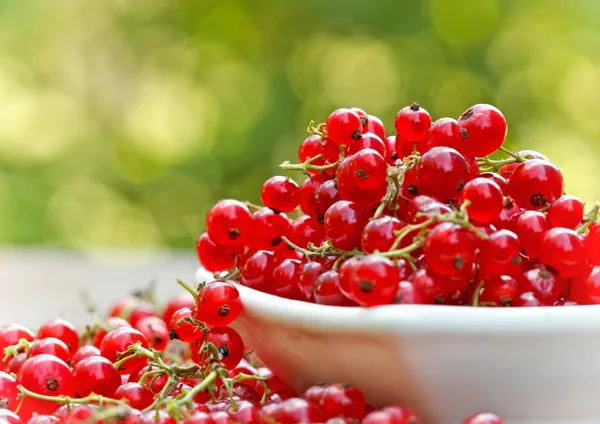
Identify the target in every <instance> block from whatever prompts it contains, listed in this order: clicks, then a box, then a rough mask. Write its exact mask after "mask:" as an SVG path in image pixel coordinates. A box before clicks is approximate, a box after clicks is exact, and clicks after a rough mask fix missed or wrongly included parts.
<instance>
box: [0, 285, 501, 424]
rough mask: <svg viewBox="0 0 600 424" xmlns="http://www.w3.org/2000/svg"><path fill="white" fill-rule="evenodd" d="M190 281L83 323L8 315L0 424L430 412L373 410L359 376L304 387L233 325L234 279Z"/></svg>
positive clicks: (203, 422)
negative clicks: (29, 324)
mask: <svg viewBox="0 0 600 424" xmlns="http://www.w3.org/2000/svg"><path fill="white" fill-rule="evenodd" d="M181 284H182V285H183V286H184V287H186V289H188V291H190V293H191V294H192V296H190V295H187V294H186V296H182V297H177V298H175V299H172V300H171V301H170V302H169V303H168V304H167V305H166V307H165V308H162V309H161V308H157V307H156V306H155V304H154V303H152V302H149V301H146V300H142V299H139V298H126V299H123V300H122V301H119V302H118V303H117V304H115V305H114V306H113V308H112V309H111V310H110V312H109V314H108V317H107V318H106V319H104V320H102V321H99V322H95V323H93V324H92V325H89V326H87V327H86V328H85V329H84V330H83V331H82V332H81V333H79V332H78V331H77V329H76V328H75V327H74V326H73V324H71V323H69V322H67V321H65V320H61V319H54V320H52V321H49V322H47V323H45V324H44V325H43V326H42V327H41V328H40V329H39V330H38V331H37V334H35V333H34V332H32V331H31V330H29V329H28V328H26V327H24V326H21V325H18V324H9V325H4V326H0V351H3V352H4V353H5V357H4V359H3V360H2V361H0V424H23V423H28V424H111V423H112V424H175V423H177V422H180V423H183V424H229V423H237V424H295V423H327V424H338V423H339V424H344V423H361V422H362V423H367V424H420V423H421V420H420V418H419V417H418V416H417V414H416V413H415V412H414V411H412V410H410V409H409V408H406V407H402V406H390V407H386V408H383V409H381V410H375V409H374V408H373V407H371V406H370V405H369V404H368V403H367V401H366V400H365V396H364V395H363V393H362V392H361V391H360V390H359V389H357V388H356V387H353V386H350V385H341V384H330V385H320V386H313V387H310V388H309V389H308V390H307V391H306V392H305V393H304V394H303V395H302V396H299V395H298V393H296V392H295V391H294V389H293V388H291V387H290V386H289V385H287V384H285V383H284V382H283V381H281V380H280V379H279V378H278V377H277V376H275V375H273V373H272V372H271V371H270V370H269V369H268V368H266V367H265V366H264V364H262V363H261V362H260V360H259V359H258V358H257V357H256V356H254V355H253V354H252V353H251V352H245V350H244V344H243V342H242V339H241V337H240V336H239V335H238V333H237V332H235V330H233V329H232V328H230V327H228V325H229V324H230V323H231V322H232V321H233V320H234V319H235V318H236V317H237V316H238V315H239V313H240V311H241V309H242V304H241V301H240V297H239V293H238V291H237V289H236V288H235V286H233V285H231V284H230V283H228V282H225V281H218V280H217V281H213V282H211V283H209V284H206V285H201V286H200V287H199V289H198V290H197V291H195V290H193V289H191V288H189V287H188V286H186V285H185V283H183V282H181ZM464 424H502V420H501V419H500V418H499V417H498V416H496V415H494V414H490V413H480V414H477V415H474V416H472V417H471V418H468V419H467V420H465V421H464Z"/></svg>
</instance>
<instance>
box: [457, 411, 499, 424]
mask: <svg viewBox="0 0 600 424" xmlns="http://www.w3.org/2000/svg"><path fill="white" fill-rule="evenodd" d="M462 424H504V421H502V419H501V418H500V417H499V416H498V415H496V414H492V413H491V412H480V413H478V414H475V415H471V416H470V417H469V418H467V419H465V420H464V421H463V422H462Z"/></svg>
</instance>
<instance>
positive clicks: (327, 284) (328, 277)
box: [314, 271, 353, 306]
mask: <svg viewBox="0 0 600 424" xmlns="http://www.w3.org/2000/svg"><path fill="white" fill-rule="evenodd" d="M339 285H340V283H339V274H338V273H337V272H336V271H327V272H324V273H323V274H321V275H319V277H317V280H316V281H315V291H314V298H315V302H316V303H318V304H319V305H330V306H349V305H352V304H353V302H351V301H350V300H349V299H348V298H347V297H346V296H344V295H343V294H342V292H341V291H340V287H339Z"/></svg>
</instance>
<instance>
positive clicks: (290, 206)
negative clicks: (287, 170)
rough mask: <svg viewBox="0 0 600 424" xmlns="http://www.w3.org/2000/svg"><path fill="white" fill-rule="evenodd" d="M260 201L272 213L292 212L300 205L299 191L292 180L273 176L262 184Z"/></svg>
mask: <svg viewBox="0 0 600 424" xmlns="http://www.w3.org/2000/svg"><path fill="white" fill-rule="evenodd" d="M260 199H261V200H262V202H263V205H265V206H266V207H268V208H271V209H273V211H276V212H292V211H293V210H294V209H296V208H297V207H298V205H299V204H300V189H299V187H298V184H296V182H295V181H294V180H290V179H288V178H286V177H282V176H275V177H271V178H269V179H268V180H267V181H265V183H264V184H263V186H262V189H261V190H260Z"/></svg>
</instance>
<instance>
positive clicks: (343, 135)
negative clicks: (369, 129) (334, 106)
mask: <svg viewBox="0 0 600 424" xmlns="http://www.w3.org/2000/svg"><path fill="white" fill-rule="evenodd" d="M325 128H326V129H327V136H328V137H329V138H330V139H331V141H333V142H334V143H336V144H340V145H343V146H345V145H347V144H351V143H352V142H354V141H356V140H358V139H360V138H361V137H362V128H363V125H362V122H361V120H360V117H359V116H358V114H356V113H355V112H353V111H351V110H350V109H338V110H336V111H334V112H333V113H332V114H331V115H329V118H327V122H326V123H325Z"/></svg>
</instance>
